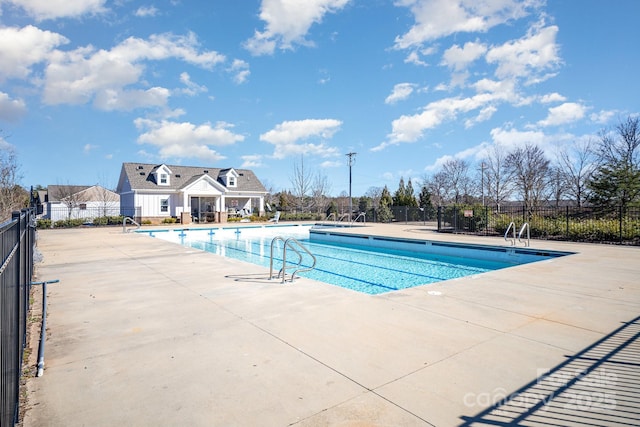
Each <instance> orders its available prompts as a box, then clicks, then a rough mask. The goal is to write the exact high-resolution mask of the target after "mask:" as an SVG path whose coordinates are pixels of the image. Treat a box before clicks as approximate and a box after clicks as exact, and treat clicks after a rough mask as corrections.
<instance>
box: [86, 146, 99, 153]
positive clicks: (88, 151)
mask: <svg viewBox="0 0 640 427" xmlns="http://www.w3.org/2000/svg"><path fill="white" fill-rule="evenodd" d="M98 147H99V146H98V145H93V144H85V145H84V147H82V152H83V153H84V154H89V153H91V152H92V151H93V150H95V149H97V148H98Z"/></svg>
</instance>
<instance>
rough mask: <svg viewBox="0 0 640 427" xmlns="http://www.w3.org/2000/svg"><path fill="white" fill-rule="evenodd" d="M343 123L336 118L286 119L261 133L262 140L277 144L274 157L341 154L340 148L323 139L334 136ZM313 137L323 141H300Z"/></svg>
mask: <svg viewBox="0 0 640 427" xmlns="http://www.w3.org/2000/svg"><path fill="white" fill-rule="evenodd" d="M341 125H342V122H341V121H340V120H335V119H305V120H296V121H285V122H282V123H280V124H278V125H276V127H275V128H274V129H272V130H270V131H268V132H266V133H263V134H262V135H260V140H261V141H266V142H268V143H270V144H273V145H275V149H274V153H273V157H274V158H276V159H282V158H285V157H288V156H291V155H296V154H309V155H317V156H321V157H329V156H335V155H338V154H339V152H338V149H337V148H335V147H329V146H327V145H326V144H325V143H324V141H323V140H326V139H329V138H332V137H333V135H334V134H335V133H336V132H337V131H338V130H339V129H340V126H341ZM311 138H315V139H317V138H319V139H320V140H321V142H320V143H312V142H304V143H301V142H300V141H307V140H308V139H311Z"/></svg>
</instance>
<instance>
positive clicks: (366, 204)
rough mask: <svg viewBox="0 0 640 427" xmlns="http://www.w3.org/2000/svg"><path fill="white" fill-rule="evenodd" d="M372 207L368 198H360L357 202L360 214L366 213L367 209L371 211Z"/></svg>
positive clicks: (371, 202)
mask: <svg viewBox="0 0 640 427" xmlns="http://www.w3.org/2000/svg"><path fill="white" fill-rule="evenodd" d="M372 205H373V201H372V200H371V198H370V197H366V196H362V197H360V199H359V200H358V210H359V211H360V212H367V211H368V210H369V209H371V206H372Z"/></svg>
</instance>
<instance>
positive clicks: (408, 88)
mask: <svg viewBox="0 0 640 427" xmlns="http://www.w3.org/2000/svg"><path fill="white" fill-rule="evenodd" d="M415 87H416V85H415V84H413V83H398V84H397V85H395V86H394V87H393V91H392V92H391V95H389V96H387V98H386V99H385V100H384V103H385V104H395V103H396V102H398V101H403V100H405V99H407V98H408V97H409V95H411V94H412V93H413V91H414V89H415Z"/></svg>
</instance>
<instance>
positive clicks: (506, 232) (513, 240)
mask: <svg viewBox="0 0 640 427" xmlns="http://www.w3.org/2000/svg"><path fill="white" fill-rule="evenodd" d="M511 229H513V238H511V239H508V238H507V236H508V235H509V230H511ZM504 240H505V241H510V243H511V246H515V245H516V223H515V222H513V221H511V223H509V227H507V231H505V232H504Z"/></svg>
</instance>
